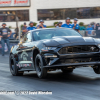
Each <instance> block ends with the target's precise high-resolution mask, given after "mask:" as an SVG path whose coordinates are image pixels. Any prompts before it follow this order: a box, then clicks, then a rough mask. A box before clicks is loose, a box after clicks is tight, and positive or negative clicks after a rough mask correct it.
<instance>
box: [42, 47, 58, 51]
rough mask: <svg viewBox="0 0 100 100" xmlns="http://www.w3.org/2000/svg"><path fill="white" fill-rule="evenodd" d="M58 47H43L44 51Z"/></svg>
mask: <svg viewBox="0 0 100 100" xmlns="http://www.w3.org/2000/svg"><path fill="white" fill-rule="evenodd" d="M56 48H57V47H43V48H42V49H41V50H42V51H49V50H55V49H56Z"/></svg>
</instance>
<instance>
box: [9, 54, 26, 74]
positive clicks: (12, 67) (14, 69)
mask: <svg viewBox="0 0 100 100" xmlns="http://www.w3.org/2000/svg"><path fill="white" fill-rule="evenodd" d="M9 67H10V72H11V74H12V75H13V76H22V75H23V73H24V72H18V68H17V66H16V60H15V58H14V55H13V54H12V55H10V57H9Z"/></svg>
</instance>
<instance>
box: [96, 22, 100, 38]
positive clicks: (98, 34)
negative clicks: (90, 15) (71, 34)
mask: <svg viewBox="0 0 100 100" xmlns="http://www.w3.org/2000/svg"><path fill="white" fill-rule="evenodd" d="M95 30H96V37H97V38H100V24H99V23H97V24H96V28H95Z"/></svg>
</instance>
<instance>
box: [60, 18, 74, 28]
mask: <svg viewBox="0 0 100 100" xmlns="http://www.w3.org/2000/svg"><path fill="white" fill-rule="evenodd" d="M61 27H65V28H73V26H72V24H70V18H69V17H67V18H66V23H65V24H63V25H62V26H61Z"/></svg>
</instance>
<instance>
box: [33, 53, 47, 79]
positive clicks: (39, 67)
mask: <svg viewBox="0 0 100 100" xmlns="http://www.w3.org/2000/svg"><path fill="white" fill-rule="evenodd" d="M35 68H36V73H37V76H38V77H39V78H45V77H46V76H47V69H46V68H44V67H43V60H42V57H41V55H40V54H37V56H36V58H35Z"/></svg>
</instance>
